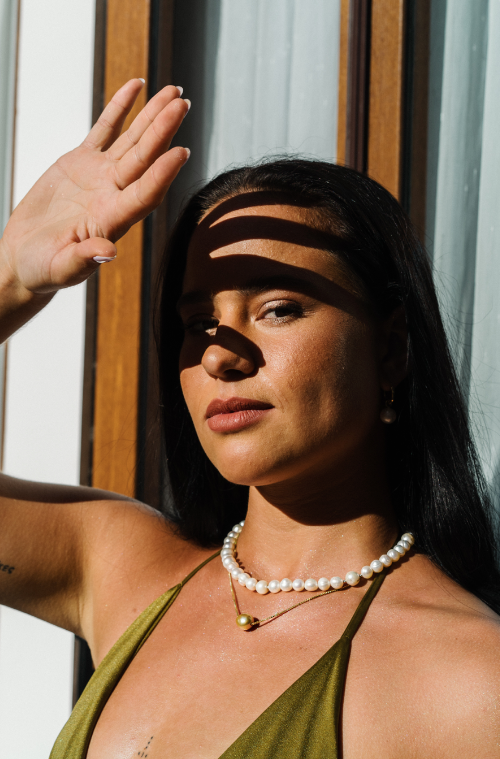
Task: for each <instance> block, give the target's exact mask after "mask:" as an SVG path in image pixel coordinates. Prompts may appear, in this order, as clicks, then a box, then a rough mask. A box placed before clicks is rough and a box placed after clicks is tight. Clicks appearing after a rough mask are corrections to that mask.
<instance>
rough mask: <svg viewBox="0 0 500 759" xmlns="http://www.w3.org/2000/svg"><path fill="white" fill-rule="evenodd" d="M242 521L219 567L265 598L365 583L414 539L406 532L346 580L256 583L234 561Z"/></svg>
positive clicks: (224, 549)
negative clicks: (281, 592) (390, 546)
mask: <svg viewBox="0 0 500 759" xmlns="http://www.w3.org/2000/svg"><path fill="white" fill-rule="evenodd" d="M244 524H245V522H244V521H242V522H239V524H236V525H235V526H234V527H233V529H232V530H231V531H230V532H228V534H227V537H226V538H225V539H224V545H223V547H222V551H221V554H220V555H221V559H222V564H223V566H224V567H225V569H227V571H228V572H229V574H230V575H231V577H232V578H233V580H238V583H239V584H240V585H241V586H242V587H245V588H248V590H256V591H257V593H260V594H261V595H265V594H266V593H279V592H280V591H281V590H282V591H284V592H285V593H286V592H288V591H290V590H295V591H297V592H299V591H302V590H308V591H310V592H312V591H315V590H321V591H323V592H325V591H328V590H329V589H330V588H333V590H340V588H342V587H343V586H344V584H347V585H351V586H354V585H357V584H358V582H359V581H360V579H361V578H362V577H363V578H364V579H365V580H369V579H370V577H372V576H373V574H374V573H378V572H382V570H383V569H384V567H390V566H391V564H392V563H393V562H396V561H399V559H400V558H401V557H402V556H404V555H405V553H407V551H409V550H410V548H411V547H412V545H413V544H414V543H415V538H414V537H413V535H412V533H411V532H405V533H404V535H402V536H401V540H398V542H397V543H396V545H395V546H394V548H390V549H389V550H388V551H387V553H384V554H382V556H381V557H380V559H375V560H374V561H372V562H371V564H370V565H366V566H364V567H362V568H361V570H360V571H359V573H358V572H354V571H351V572H347V573H346V576H345V578H342V577H332V578H331V579H330V580H329V579H328V578H327V577H320V579H319V580H314V579H313V578H312V577H310V578H309V579H308V580H306V581H305V582H304V580H301V579H299V578H297V579H296V580H293V582H292V580H289V579H288V577H285V578H284V579H283V580H270V581H269V582H266V580H256V579H255V577H251V576H250V574H249V573H248V572H245V570H244V569H242V567H241V566H240V563H239V561H238V559H237V558H236V545H237V543H238V538H239V536H240V533H241V530H242V529H243V525H244Z"/></svg>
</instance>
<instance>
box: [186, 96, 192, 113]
mask: <svg viewBox="0 0 500 759" xmlns="http://www.w3.org/2000/svg"><path fill="white" fill-rule="evenodd" d="M184 102H185V103H187V107H188V109H187V111H186V113H189V109H190V108H191V101H190V100H188V99H187V98H184Z"/></svg>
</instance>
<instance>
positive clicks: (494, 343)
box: [427, 0, 500, 503]
mask: <svg viewBox="0 0 500 759" xmlns="http://www.w3.org/2000/svg"><path fill="white" fill-rule="evenodd" d="M499 38H500V0H447V1H446V0H433V3H432V15H431V69H430V70H431V73H430V103H429V105H430V108H429V162H428V192H427V201H428V202H427V235H428V242H429V245H430V248H431V251H432V253H433V258H434V269H435V279H436V283H437V286H438V291H439V295H440V300H441V304H442V307H443V311H444V315H445V321H446V325H447V329H448V332H449V336H450V339H451V342H452V347H453V351H454V355H455V358H456V363H457V368H458V370H459V374H460V378H461V381H462V384H463V387H464V391H465V393H466V397H467V399H468V402H469V411H470V415H471V419H472V422H473V427H474V429H475V433H476V439H477V444H478V448H479V453H480V456H481V459H482V462H483V465H484V468H485V472H486V475H487V478H488V480H489V482H490V484H491V486H492V492H493V494H494V497H495V499H496V500H497V503H498V502H499V497H500V144H499V134H500V132H499V128H500V46H499V44H498V40H499Z"/></svg>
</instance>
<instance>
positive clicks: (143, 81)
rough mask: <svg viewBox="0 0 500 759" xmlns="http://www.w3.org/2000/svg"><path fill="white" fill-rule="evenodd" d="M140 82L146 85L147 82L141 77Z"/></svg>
mask: <svg viewBox="0 0 500 759" xmlns="http://www.w3.org/2000/svg"><path fill="white" fill-rule="evenodd" d="M139 81H140V82H142V83H143V84H146V80H145V79H143V78H142V76H140V77H139Z"/></svg>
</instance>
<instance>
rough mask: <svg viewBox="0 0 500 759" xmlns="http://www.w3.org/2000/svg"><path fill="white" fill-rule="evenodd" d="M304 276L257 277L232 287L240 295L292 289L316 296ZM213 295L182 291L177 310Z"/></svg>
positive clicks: (203, 291)
mask: <svg viewBox="0 0 500 759" xmlns="http://www.w3.org/2000/svg"><path fill="white" fill-rule="evenodd" d="M306 277H307V275H306V274H305V276H304V277H293V276H290V275H285V276H281V275H279V274H277V275H274V276H270V277H257V278H255V279H251V280H249V281H248V282H246V283H245V284H243V285H239V286H237V287H234V288H233V289H234V290H236V291H237V292H239V293H241V294H242V295H259V294H260V293H264V292H267V291H268V290H294V291H296V292H301V293H304V294H305V295H312V296H315V295H316V296H317V295H318V293H319V291H320V288H319V287H318V285H315V284H313V283H312V282H311V281H310V280H308V279H307V278H306ZM215 295H216V292H213V291H210V290H193V291H192V292H188V293H184V294H183V295H181V297H180V298H179V300H178V301H177V306H176V308H177V311H180V310H181V309H182V308H183V307H185V306H196V305H198V304H200V303H206V302H207V301H210V300H213V298H214V296H215Z"/></svg>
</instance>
